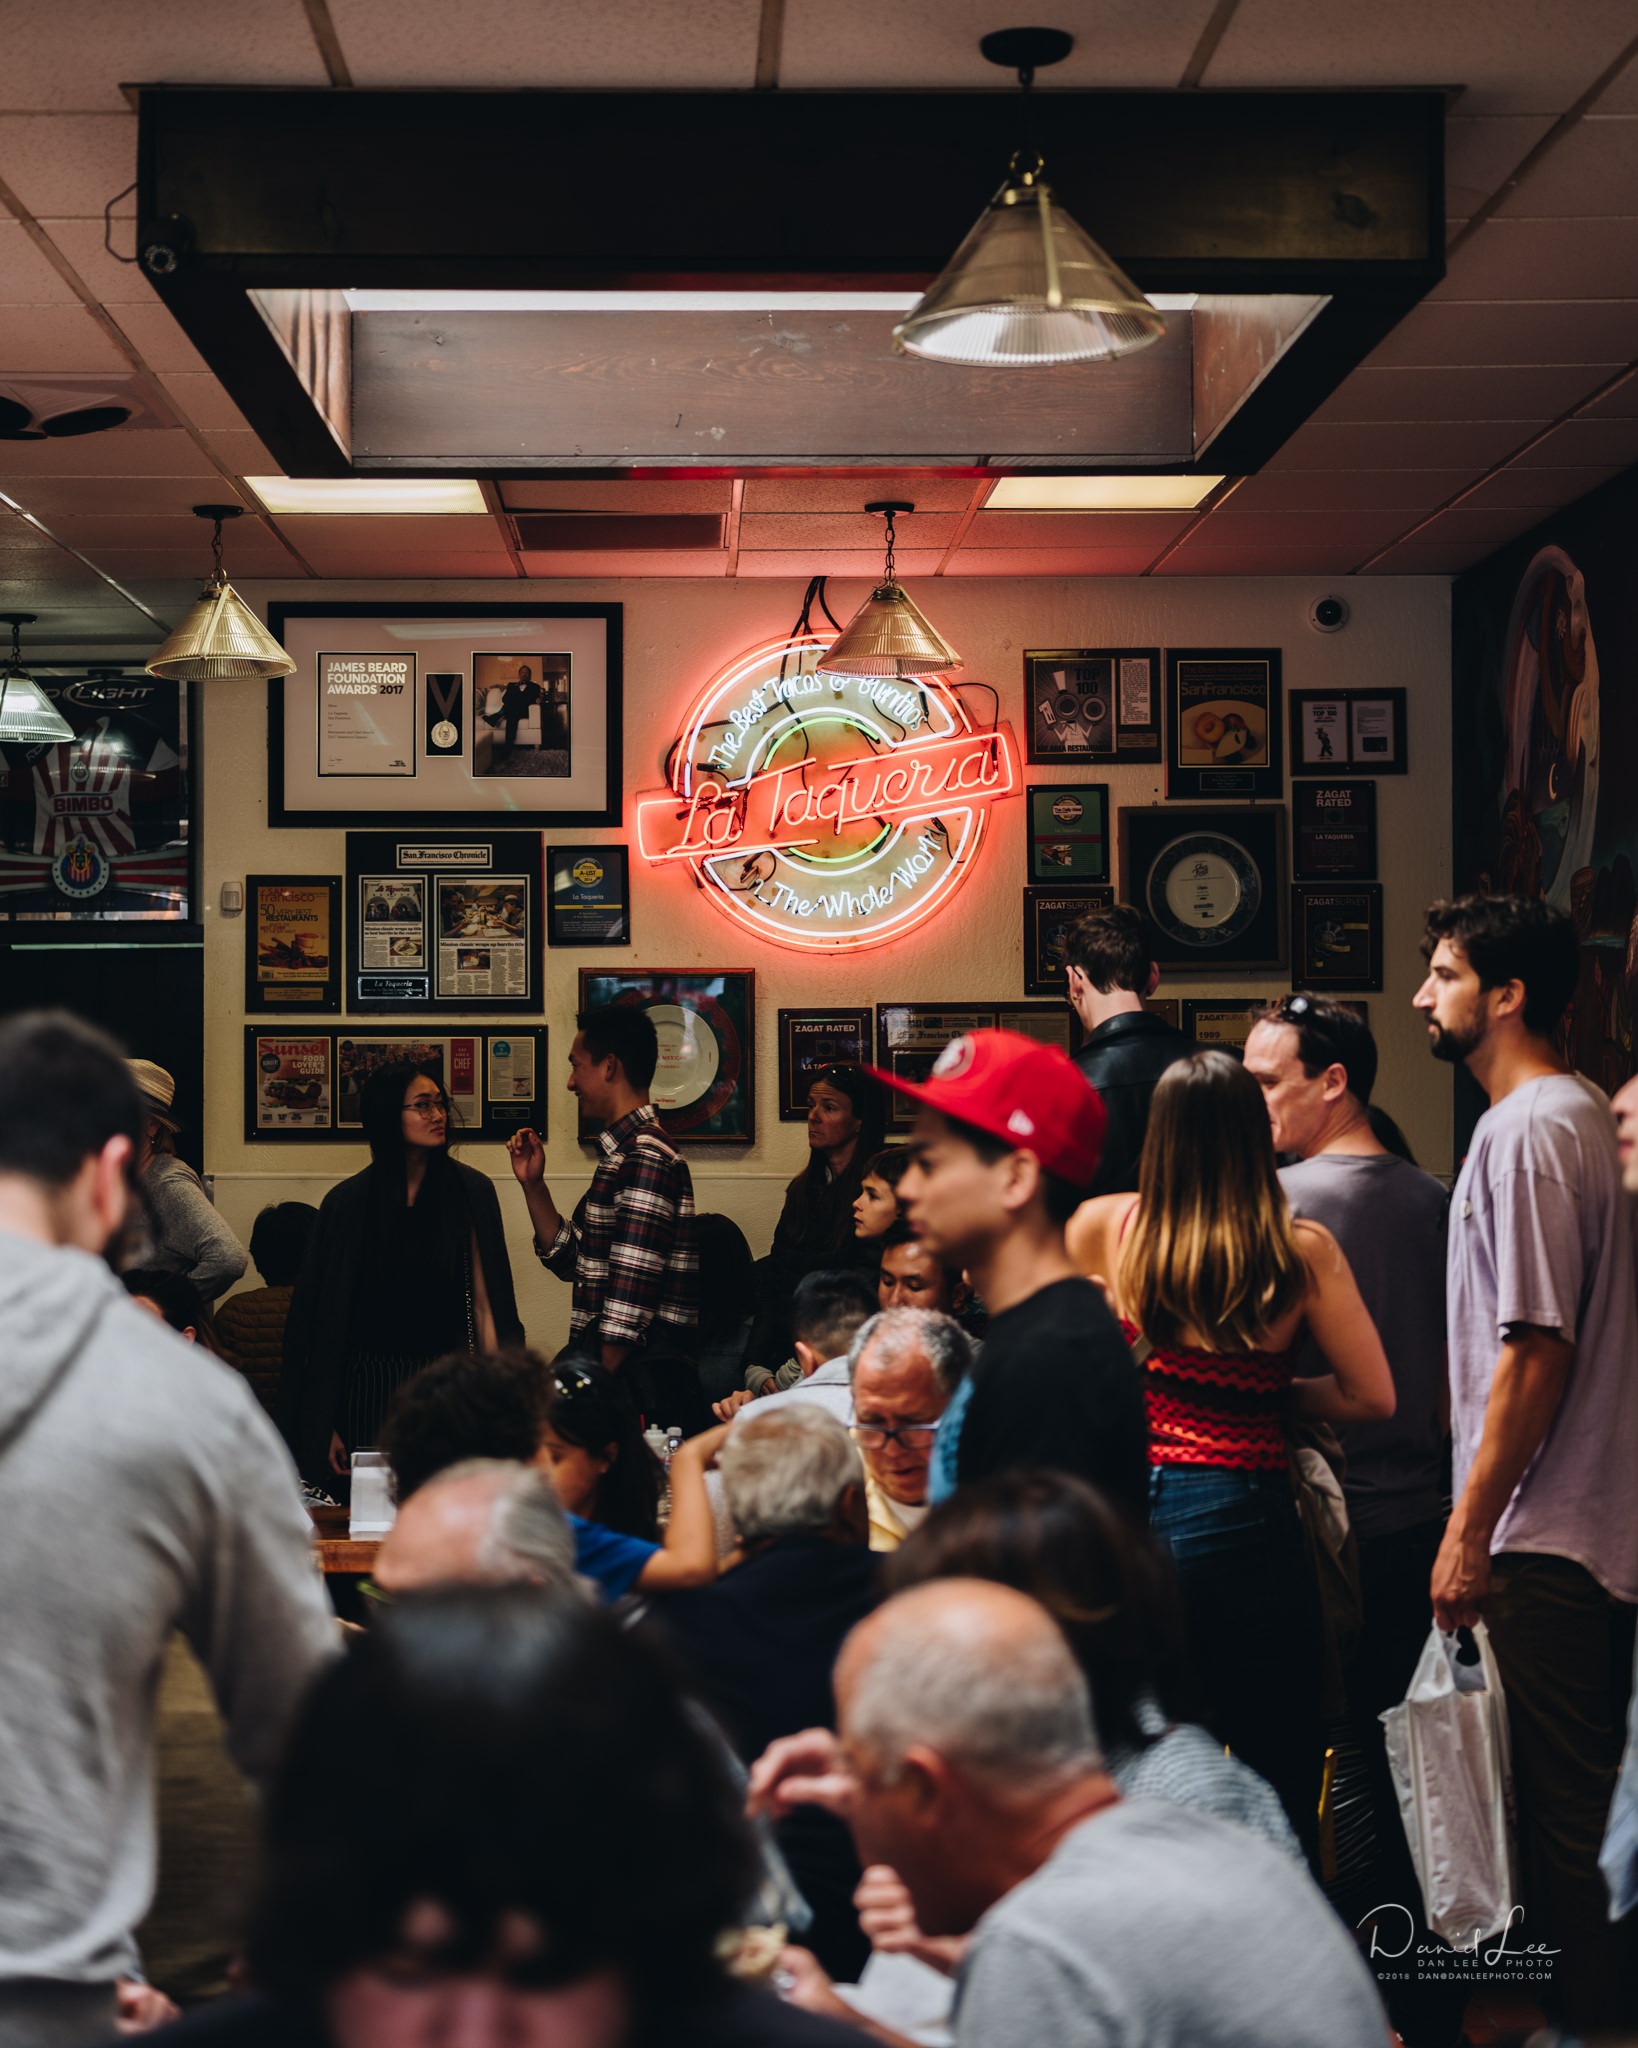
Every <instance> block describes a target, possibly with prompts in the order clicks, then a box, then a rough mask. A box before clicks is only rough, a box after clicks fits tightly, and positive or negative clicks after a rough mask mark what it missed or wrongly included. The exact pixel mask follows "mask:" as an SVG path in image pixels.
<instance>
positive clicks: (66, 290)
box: [0, 218, 80, 369]
mask: <svg viewBox="0 0 1638 2048" xmlns="http://www.w3.org/2000/svg"><path fill="white" fill-rule="evenodd" d="M79 303H80V302H79V300H78V298H77V297H76V296H75V293H74V288H73V286H72V285H70V284H69V283H68V282H67V281H66V280H65V279H64V278H61V277H59V276H58V275H57V273H56V271H55V270H53V269H52V267H51V263H50V260H49V259H48V258H47V257H45V256H44V255H42V254H41V252H40V250H39V248H38V247H37V246H36V244H35V243H34V242H32V241H31V240H30V239H29V237H28V235H27V234H25V233H24V231H23V227H22V224H21V223H20V222H18V221H15V220H5V219H3V218H0V306H77V305H78V304H79ZM6 367H7V368H8V369H15V368H16V365H15V364H14V363H12V362H11V361H10V360H9V359H6Z"/></svg>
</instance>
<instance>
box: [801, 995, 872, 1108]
mask: <svg viewBox="0 0 1638 2048" xmlns="http://www.w3.org/2000/svg"><path fill="white" fill-rule="evenodd" d="M870 1020H871V1013H870V1008H869V1006H868V1004H861V1005H860V1006H859V1007H858V1008H856V1009H827V1010H781V1011H780V1012H779V1121H780V1122H781V1123H782V1124H800V1123H806V1122H807V1117H808V1090H809V1088H810V1087H811V1086H812V1085H813V1077H814V1075H815V1074H817V1073H818V1071H819V1070H820V1068H821V1067H833V1066H849V1067H868V1066H873V1065H874V1064H875V1060H876V1047H875V1041H874V1037H873V1035H872V1032H871V1028H870Z"/></svg>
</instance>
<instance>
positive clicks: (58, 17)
mask: <svg viewBox="0 0 1638 2048" xmlns="http://www.w3.org/2000/svg"><path fill="white" fill-rule="evenodd" d="M32 19H33V21H34V22H36V23H38V22H42V21H44V22H49V23H51V24H54V25H56V26H58V27H59V30H60V32H59V33H57V34H55V35H51V34H39V33H35V34H32V35H19V34H17V33H16V32H15V30H14V31H13V32H12V33H11V34H10V35H8V37H7V42H6V75H5V80H4V83H3V85H0V95H3V97H4V100H5V104H6V106H7V108H8V109H10V110H13V111H17V112H26V111H36V110H37V111H42V112H44V111H59V110H61V111H68V112H73V113H82V112H85V111H87V110H90V111H99V112H107V113H114V114H119V113H128V112H129V111H130V110H129V108H128V106H127V104H126V101H125V96H124V94H123V93H121V91H120V86H121V84H122V83H129V84H137V85H149V84H154V83H157V82H158V81H160V80H163V81H164V82H165V83H166V84H167V85H315V86H323V85H328V84H329V78H328V75H327V74H326V72H325V69H324V65H323V63H322V61H321V60H320V57H319V53H318V47H317V45H316V44H315V43H314V41H313V37H312V32H311V30H310V29H309V28H308V25H307V16H306V13H305V11H304V10H303V8H302V5H301V0H259V4H258V5H257V6H255V7H240V8H235V9H234V10H233V13H232V15H231V17H224V15H223V13H222V9H221V7H220V6H219V5H218V4H217V0H165V4H164V5H163V6H160V7H156V6H133V5H132V4H131V0H73V5H72V6H71V7H70V8H67V9H63V8H58V9H55V10H52V11H51V12H50V13H47V14H42V13H41V12H40V11H38V10H34V11H33V15H32ZM112 189H113V190H115V191H117V190H118V189H119V188H118V187H117V186H115V187H113V188H112Z"/></svg>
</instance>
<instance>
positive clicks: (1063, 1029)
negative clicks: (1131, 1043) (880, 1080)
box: [876, 1002, 1082, 1139]
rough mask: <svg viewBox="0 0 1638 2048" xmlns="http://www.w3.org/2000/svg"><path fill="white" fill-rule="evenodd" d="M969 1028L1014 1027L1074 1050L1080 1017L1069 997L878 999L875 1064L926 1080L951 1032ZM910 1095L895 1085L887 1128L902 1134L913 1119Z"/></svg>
mask: <svg viewBox="0 0 1638 2048" xmlns="http://www.w3.org/2000/svg"><path fill="white" fill-rule="evenodd" d="M969 1031H1016V1032H1018V1033H1020V1034H1021V1035H1022V1036H1023V1037H1025V1038H1034V1039H1038V1040H1039V1041H1040V1043H1041V1044H1042V1045H1056V1046H1058V1047H1060V1048H1061V1049H1062V1050H1063V1051H1064V1052H1068V1053H1072V1052H1075V1051H1076V1050H1077V1049H1078V1048H1079V1046H1080V1043H1081V1038H1082V1032H1081V1020H1080V1018H1079V1017H1077V1016H1076V1014H1075V1012H1074V1011H1073V1010H1072V1009H1071V1008H1070V1007H1069V1005H1068V1004H1067V1003H989V1002H977V1003H878V1004H877V1005H876V1064H877V1065H878V1066H880V1067H885V1068H887V1070H888V1072H889V1073H893V1074H897V1075H899V1076H901V1077H902V1078H903V1079H904V1080H906V1081H925V1080H926V1079H927V1076H928V1075H929V1074H930V1073H931V1072H932V1071H933V1062H934V1061H935V1060H936V1059H937V1058H938V1056H939V1054H940V1053H941V1052H942V1051H943V1050H944V1048H945V1047H946V1046H947V1045H948V1044H949V1042H950V1040H951V1039H952V1038H961V1037H964V1036H965V1035H966V1033H968V1032H969ZM917 1107H918V1105H917V1103H916V1101H915V1098H914V1097H913V1096H909V1095H900V1094H899V1093H898V1091H897V1090H896V1089H895V1090H893V1091H892V1097H891V1100H890V1101H889V1103H888V1106H887V1134H888V1136H889V1137H890V1138H895V1139H897V1138H902V1137H903V1136H904V1134H905V1132H906V1131H908V1130H909V1128H910V1126H911V1125H912V1124H913V1123H914V1122H915V1120H916V1112H917Z"/></svg>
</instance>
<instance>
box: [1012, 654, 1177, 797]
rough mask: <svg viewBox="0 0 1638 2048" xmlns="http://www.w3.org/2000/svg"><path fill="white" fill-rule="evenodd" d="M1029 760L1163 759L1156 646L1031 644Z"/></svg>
mask: <svg viewBox="0 0 1638 2048" xmlns="http://www.w3.org/2000/svg"><path fill="white" fill-rule="evenodd" d="M1024 704H1025V708H1026V711H1027V713H1028V718H1029V730H1028V737H1027V741H1026V747H1025V759H1026V760H1028V761H1031V762H1036V763H1043V764H1044V763H1046V762H1049V761H1050V762H1054V763H1057V764H1059V765H1061V766H1070V767H1072V766H1074V765H1075V763H1077V762H1080V761H1103V762H1120V763H1123V764H1124V763H1126V762H1141V761H1158V760H1159V759H1160V649H1159V648H1158V647H1032V648H1028V649H1026V650H1025V653H1024Z"/></svg>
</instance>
